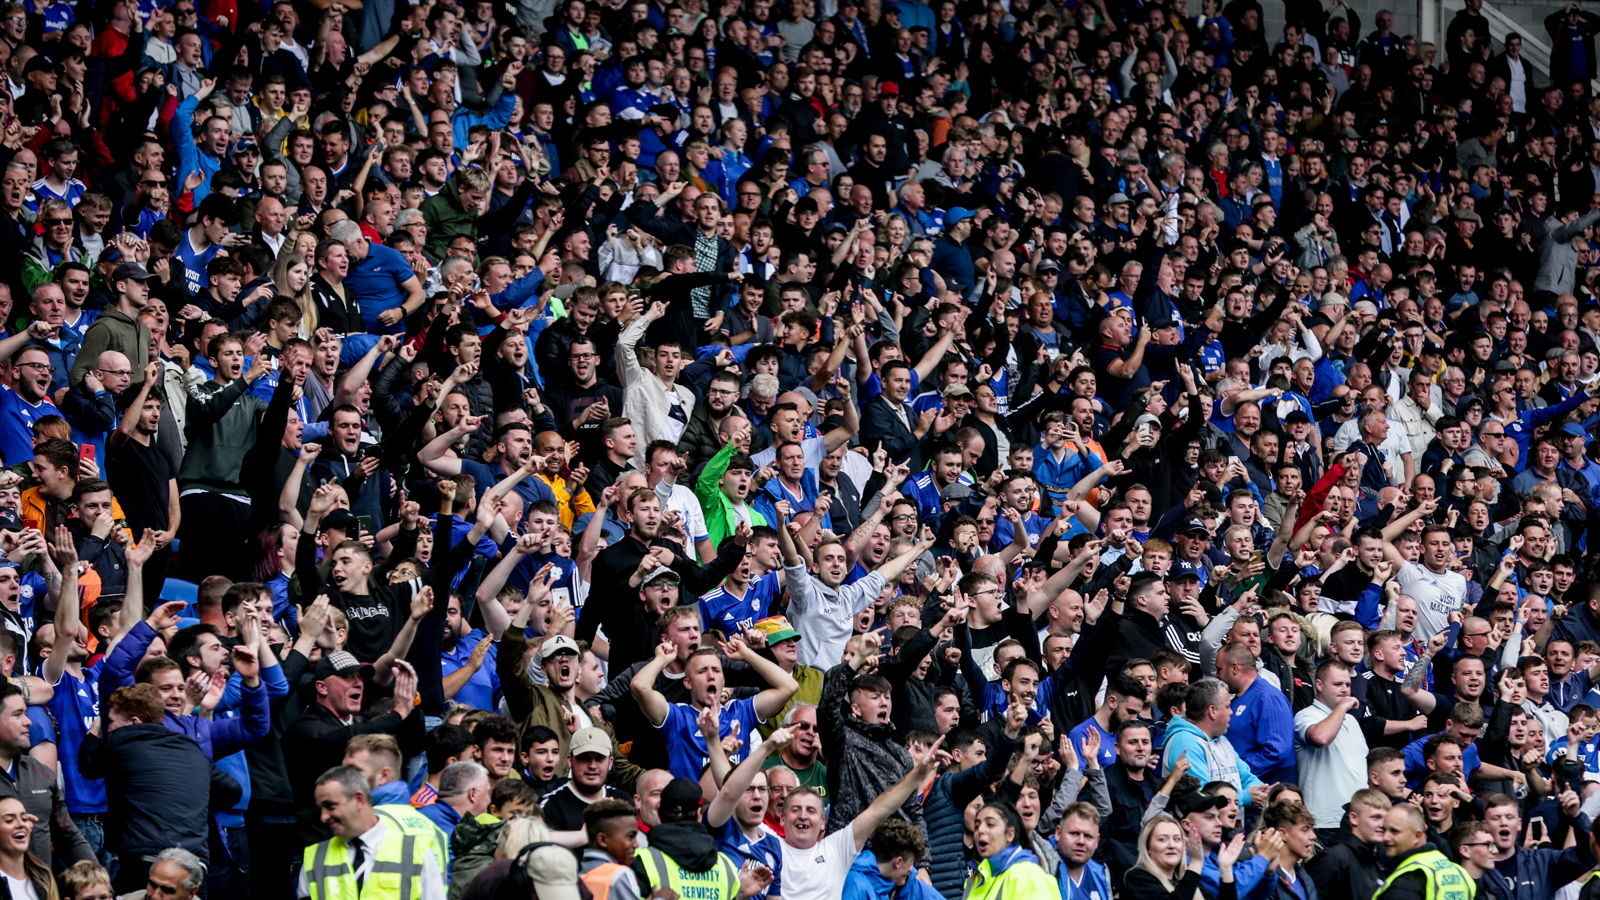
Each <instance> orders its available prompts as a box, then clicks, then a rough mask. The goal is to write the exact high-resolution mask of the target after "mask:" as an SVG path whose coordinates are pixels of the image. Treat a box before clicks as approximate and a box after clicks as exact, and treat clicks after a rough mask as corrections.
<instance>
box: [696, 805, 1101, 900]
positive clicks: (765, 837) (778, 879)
mask: <svg viewBox="0 0 1600 900" xmlns="http://www.w3.org/2000/svg"><path fill="white" fill-rule="evenodd" d="M758 830H759V832H760V835H761V836H760V837H758V838H756V839H755V840H751V839H750V838H747V837H745V835H744V830H743V829H741V828H740V827H739V823H738V822H737V821H735V820H734V818H733V817H732V816H729V817H728V821H726V822H723V823H722V827H721V828H713V829H711V833H712V835H713V836H715V837H716V839H717V849H718V850H719V851H721V852H723V853H725V854H727V855H728V859H729V860H730V861H732V863H733V867H734V868H736V869H742V868H744V866H745V863H746V862H749V863H750V864H751V865H758V866H766V867H767V868H768V869H771V870H772V884H770V885H768V886H767V889H766V890H764V891H762V892H761V893H759V894H756V895H755V896H754V897H753V898H752V900H766V898H767V897H781V896H783V844H782V843H781V842H780V841H779V839H778V836H777V835H776V834H773V833H772V832H771V831H768V830H767V829H765V828H759V829H758ZM1106 900H1110V898H1109V897H1108V898H1106Z"/></svg>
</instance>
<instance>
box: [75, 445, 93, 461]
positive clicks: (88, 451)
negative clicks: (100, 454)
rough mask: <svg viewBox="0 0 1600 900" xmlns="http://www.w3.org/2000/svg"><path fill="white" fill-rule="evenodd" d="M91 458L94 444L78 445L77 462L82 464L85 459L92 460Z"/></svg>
mask: <svg viewBox="0 0 1600 900" xmlns="http://www.w3.org/2000/svg"><path fill="white" fill-rule="evenodd" d="M93 460H94V445H93V444H82V445H80V446H79V447H78V462H79V464H82V463H83V462H85V461H90V462H92V461H93Z"/></svg>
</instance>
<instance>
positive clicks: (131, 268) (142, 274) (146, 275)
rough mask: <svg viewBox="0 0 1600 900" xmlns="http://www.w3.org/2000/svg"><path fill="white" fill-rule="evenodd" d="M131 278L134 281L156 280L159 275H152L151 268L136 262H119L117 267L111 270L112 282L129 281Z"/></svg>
mask: <svg viewBox="0 0 1600 900" xmlns="http://www.w3.org/2000/svg"><path fill="white" fill-rule="evenodd" d="M130 278H132V279H133V280H134V281H155V280H157V279H158V276H156V275H152V274H151V273H150V270H149V269H146V268H145V267H144V266H141V265H139V264H138V263H136V262H125V263H119V264H118V265H117V267H116V268H115V269H112V270H111V283H112V284H116V283H117V282H119V281H127V280H128V279H130Z"/></svg>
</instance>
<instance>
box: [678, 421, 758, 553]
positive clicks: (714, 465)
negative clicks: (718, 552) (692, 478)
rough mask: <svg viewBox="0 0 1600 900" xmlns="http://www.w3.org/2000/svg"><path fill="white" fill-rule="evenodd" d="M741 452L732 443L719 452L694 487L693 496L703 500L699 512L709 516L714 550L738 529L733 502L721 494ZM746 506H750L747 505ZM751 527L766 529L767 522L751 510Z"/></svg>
mask: <svg viewBox="0 0 1600 900" xmlns="http://www.w3.org/2000/svg"><path fill="white" fill-rule="evenodd" d="M738 452H739V448H738V446H737V445H735V444H734V443H733V442H731V441H730V442H729V443H728V445H727V446H726V447H723V448H722V449H721V450H718V451H717V455H716V456H713V457H711V459H709V460H707V461H706V467H705V468H704V469H702V470H700V479H699V480H698V481H696V482H695V484H694V495H695V496H696V497H698V498H699V499H700V509H701V511H702V512H704V513H705V515H706V535H707V536H708V537H709V538H710V539H711V546H713V547H720V546H722V539H723V538H725V537H727V536H728V535H730V534H733V532H734V529H736V528H738V527H739V514H738V513H737V512H736V511H735V510H734V506H733V501H732V500H729V499H728V495H727V494H724V493H723V492H722V476H723V475H724V474H725V473H727V471H728V463H730V462H732V461H733V455H734V454H735V453H738ZM746 506H749V503H748V501H747V502H746ZM749 511H750V524H751V525H766V524H768V523H767V518H766V516H763V515H762V514H761V513H758V512H756V511H755V509H754V508H750V510H749Z"/></svg>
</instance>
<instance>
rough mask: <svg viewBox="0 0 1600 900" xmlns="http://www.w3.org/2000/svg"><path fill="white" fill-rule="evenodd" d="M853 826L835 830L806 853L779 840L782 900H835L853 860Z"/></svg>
mask: <svg viewBox="0 0 1600 900" xmlns="http://www.w3.org/2000/svg"><path fill="white" fill-rule="evenodd" d="M855 832H856V829H855V825H854V823H852V824H850V825H846V826H845V827H843V828H841V829H839V830H838V831H835V832H834V833H833V834H830V835H828V836H827V837H825V838H823V839H822V840H820V841H818V842H817V844H816V846H814V847H812V848H811V849H809V850H800V849H797V848H795V847H791V846H789V842H788V841H782V842H780V843H781V846H782V847H783V900H838V898H839V897H840V896H841V895H842V894H844V880H845V878H847V877H848V876H849V875H850V865H851V864H852V863H854V862H855V861H856V855H857V853H858V852H859V851H857V850H856V838H855Z"/></svg>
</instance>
